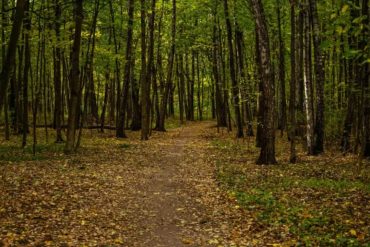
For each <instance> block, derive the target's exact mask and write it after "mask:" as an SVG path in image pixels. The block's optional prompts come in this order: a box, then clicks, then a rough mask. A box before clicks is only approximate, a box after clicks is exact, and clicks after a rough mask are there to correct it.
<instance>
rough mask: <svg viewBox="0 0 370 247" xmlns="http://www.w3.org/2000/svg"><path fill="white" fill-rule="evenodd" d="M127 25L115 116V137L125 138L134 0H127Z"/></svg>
mask: <svg viewBox="0 0 370 247" xmlns="http://www.w3.org/2000/svg"><path fill="white" fill-rule="evenodd" d="M128 6H129V7H128V25H127V41H126V42H127V43H126V63H125V77H124V85H123V91H122V97H121V100H120V107H119V108H120V109H119V114H118V118H117V126H116V137H118V138H125V137H126V134H125V126H126V122H125V121H126V105H127V98H128V91H129V87H130V79H131V72H132V70H131V62H132V36H133V28H134V27H133V26H134V7H135V4H134V0H128Z"/></svg>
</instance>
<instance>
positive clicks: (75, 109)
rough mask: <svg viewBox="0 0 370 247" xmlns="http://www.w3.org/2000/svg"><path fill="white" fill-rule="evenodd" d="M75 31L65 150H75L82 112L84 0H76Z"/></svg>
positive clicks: (68, 151) (67, 151)
mask: <svg viewBox="0 0 370 247" xmlns="http://www.w3.org/2000/svg"><path fill="white" fill-rule="evenodd" d="M74 4H75V5H74V11H75V31H74V40H73V47H72V52H71V74H70V83H69V88H70V91H71V99H70V102H69V110H68V129H67V142H66V146H65V152H66V153H71V152H73V151H75V141H76V130H77V128H78V116H79V114H80V103H81V83H80V49H81V32H82V23H83V17H84V16H83V0H75V2H74Z"/></svg>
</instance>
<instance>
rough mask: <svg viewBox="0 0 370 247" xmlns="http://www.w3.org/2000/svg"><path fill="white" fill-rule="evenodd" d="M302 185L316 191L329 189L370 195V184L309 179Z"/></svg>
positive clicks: (302, 182) (303, 181)
mask: <svg viewBox="0 0 370 247" xmlns="http://www.w3.org/2000/svg"><path fill="white" fill-rule="evenodd" d="M301 185H302V186H305V187H309V188H314V189H328V190H332V191H335V192H344V191H348V190H363V191H367V192H368V193H370V184H365V183H363V182H360V181H349V180H334V179H325V178H309V179H306V180H302V181H301Z"/></svg>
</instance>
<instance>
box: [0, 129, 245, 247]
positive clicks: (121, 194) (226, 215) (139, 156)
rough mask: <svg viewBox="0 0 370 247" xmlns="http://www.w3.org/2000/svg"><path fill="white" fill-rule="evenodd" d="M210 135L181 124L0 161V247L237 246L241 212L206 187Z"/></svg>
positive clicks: (210, 176) (210, 177)
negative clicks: (64, 151)
mask: <svg viewBox="0 0 370 247" xmlns="http://www.w3.org/2000/svg"><path fill="white" fill-rule="evenodd" d="M212 126H214V123H213V122H195V123H189V124H187V125H186V126H185V127H181V128H176V129H170V130H168V131H167V132H164V133H163V132H154V133H153V136H152V137H151V138H150V140H149V141H145V142H142V141H140V140H139V135H140V133H139V132H129V133H128V134H129V137H130V138H129V139H115V138H114V137H113V135H112V133H106V134H101V135H98V136H97V135H96V133H93V132H91V135H90V136H89V133H87V132H86V133H85V135H86V136H85V137H84V139H83V140H84V143H83V144H82V145H83V148H82V149H81V150H80V152H79V154H78V155H75V156H65V155H62V156H60V155H59V154H57V153H56V154H53V156H51V157H49V158H48V159H45V160H36V161H25V162H18V163H17V164H16V165H14V164H13V163H12V162H9V163H1V162H0V175H1V177H0V188H1V190H0V197H1V198H2V200H1V201H0V246H2V244H3V245H5V246H8V245H12V244H13V245H49V246H82V245H86V246H96V245H99V246H130V247H131V246H150V247H152V246H153V247H155V246H169V247H176V246H235V245H234V241H236V242H237V243H239V244H242V243H243V241H244V240H246V239H247V234H246V233H245V232H244V233H243V232H241V231H240V226H241V225H242V224H243V222H242V219H243V217H242V216H241V214H242V211H241V210H240V209H238V207H237V206H236V205H235V201H233V200H231V199H229V198H228V197H227V195H225V193H224V192H222V190H220V189H219V188H218V186H217V182H216V179H215V162H216V160H217V157H216V153H215V152H213V150H212V148H211V145H210V138H209V137H212V134H213V133H216V129H215V128H211V127H212ZM1 240H2V241H3V242H2V241H1ZM238 246H243V245H238Z"/></svg>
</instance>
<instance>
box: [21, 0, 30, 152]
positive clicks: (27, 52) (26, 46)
mask: <svg viewBox="0 0 370 247" xmlns="http://www.w3.org/2000/svg"><path fill="white" fill-rule="evenodd" d="M24 10H25V15H24V23H23V25H24V68H23V117H22V122H23V126H22V132H23V135H22V147H25V146H26V144H27V133H28V132H29V129H28V72H29V70H30V65H31V48H30V35H29V33H30V31H31V17H30V12H29V11H30V2H29V0H26V2H25V4H24Z"/></svg>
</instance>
